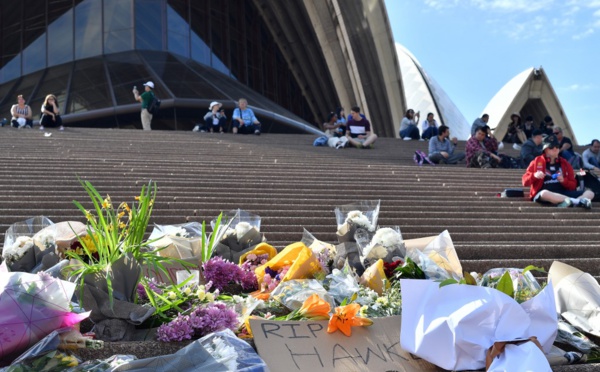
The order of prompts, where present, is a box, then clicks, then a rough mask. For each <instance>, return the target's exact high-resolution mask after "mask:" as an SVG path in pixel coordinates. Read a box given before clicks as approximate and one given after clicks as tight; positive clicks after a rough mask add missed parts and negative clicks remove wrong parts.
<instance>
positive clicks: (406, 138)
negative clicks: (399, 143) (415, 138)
mask: <svg viewBox="0 0 600 372" xmlns="http://www.w3.org/2000/svg"><path fill="white" fill-rule="evenodd" d="M402 139H403V140H405V141H410V140H412V138H411V137H404V138H402Z"/></svg>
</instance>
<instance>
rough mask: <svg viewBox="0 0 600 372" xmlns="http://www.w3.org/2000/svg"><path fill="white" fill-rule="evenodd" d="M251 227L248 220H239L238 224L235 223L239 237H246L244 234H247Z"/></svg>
mask: <svg viewBox="0 0 600 372" xmlns="http://www.w3.org/2000/svg"><path fill="white" fill-rule="evenodd" d="M251 229H252V225H250V224H249V223H248V222H239V223H238V224H237V225H235V235H236V236H237V239H238V240H240V239H242V237H244V235H246V233H247V232H248V231H250V230H251Z"/></svg>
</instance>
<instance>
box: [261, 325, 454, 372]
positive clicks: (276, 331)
mask: <svg viewBox="0 0 600 372" xmlns="http://www.w3.org/2000/svg"><path fill="white" fill-rule="evenodd" d="M327 323H328V321H326V320H324V321H290V322H279V321H273V320H264V319H250V327H251V329H252V334H253V335H254V343H255V345H256V348H257V350H258V354H259V355H260V356H261V358H262V359H263V360H264V361H265V362H266V363H267V366H268V367H269V369H270V370H271V371H311V372H320V371H328V372H329V371H344V372H346V371H398V372H422V371H443V370H442V369H440V368H438V367H437V366H435V365H433V364H431V363H429V362H427V361H425V360H423V359H420V358H418V357H416V356H414V355H411V354H409V353H408V352H406V351H404V350H402V348H401V347H400V316H393V317H386V318H374V319H373V325H372V326H370V327H353V328H352V336H351V337H346V336H345V335H344V334H343V333H341V332H339V331H336V332H334V333H327Z"/></svg>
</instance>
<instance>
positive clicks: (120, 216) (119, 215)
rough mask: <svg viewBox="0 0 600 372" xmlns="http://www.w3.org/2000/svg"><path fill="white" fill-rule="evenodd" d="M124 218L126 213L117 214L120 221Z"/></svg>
mask: <svg viewBox="0 0 600 372" xmlns="http://www.w3.org/2000/svg"><path fill="white" fill-rule="evenodd" d="M124 216H125V212H124V211H121V212H119V213H118V214H117V218H118V219H121V218H123V217H124Z"/></svg>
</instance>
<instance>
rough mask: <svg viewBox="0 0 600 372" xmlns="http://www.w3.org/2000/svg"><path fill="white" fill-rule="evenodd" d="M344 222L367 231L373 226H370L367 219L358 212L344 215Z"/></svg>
mask: <svg viewBox="0 0 600 372" xmlns="http://www.w3.org/2000/svg"><path fill="white" fill-rule="evenodd" d="M346 222H351V223H352V224H353V225H356V226H360V227H364V228H365V229H367V230H369V231H371V230H373V225H371V221H369V218H368V217H367V216H365V215H364V214H363V213H362V212H361V211H358V210H356V211H350V212H348V214H347V215H346Z"/></svg>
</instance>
